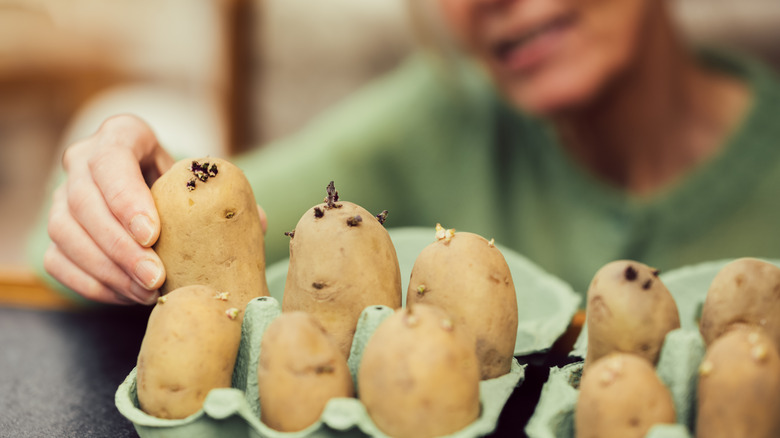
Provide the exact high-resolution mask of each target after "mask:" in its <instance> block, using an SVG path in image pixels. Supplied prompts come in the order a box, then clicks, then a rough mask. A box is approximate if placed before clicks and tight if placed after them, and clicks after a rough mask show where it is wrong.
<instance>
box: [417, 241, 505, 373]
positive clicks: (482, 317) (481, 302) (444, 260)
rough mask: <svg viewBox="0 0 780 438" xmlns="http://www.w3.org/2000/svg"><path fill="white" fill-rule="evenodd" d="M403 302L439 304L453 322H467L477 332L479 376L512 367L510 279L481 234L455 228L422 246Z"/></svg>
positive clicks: (496, 252) (502, 261)
mask: <svg viewBox="0 0 780 438" xmlns="http://www.w3.org/2000/svg"><path fill="white" fill-rule="evenodd" d="M420 287H422V288H423V290H422V292H420V290H419V289H418V288H420ZM406 303H407V306H413V305H415V304H430V305H434V306H437V307H441V308H442V309H444V310H445V311H446V312H447V313H449V314H450V316H452V318H453V319H454V320H455V322H456V323H458V324H465V325H467V326H468V327H469V328H470V329H471V332H472V333H473V334H474V336H475V338H476V349H477V357H478V358H479V361H480V376H481V378H482V379H483V380H485V379H492V378H495V377H499V376H503V375H504V374H506V373H508V372H509V370H510V369H511V367H512V358H513V356H514V351H515V341H516V339H517V295H516V293H515V285H514V282H513V281H512V273H511V272H510V271H509V266H508V265H507V263H506V260H505V259H504V256H503V255H502V254H501V251H500V250H499V249H498V248H496V247H495V246H494V245H491V244H489V243H488V241H487V240H486V239H485V238H484V237H482V236H480V235H478V234H474V233H464V232H458V233H455V234H454V236H452V238H451V239H442V240H437V241H436V242H433V243H432V244H430V245H428V246H427V247H426V248H425V249H423V251H422V252H421V253H420V255H419V256H418V257H417V260H415V262H414V267H413V268H412V275H411V279H410V282H409V289H408V290H407V294H406Z"/></svg>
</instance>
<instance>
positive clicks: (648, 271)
mask: <svg viewBox="0 0 780 438" xmlns="http://www.w3.org/2000/svg"><path fill="white" fill-rule="evenodd" d="M657 274H658V271H656V270H655V269H653V268H651V267H649V266H647V265H645V264H643V263H640V262H637V261H633V260H617V261H614V262H610V263H607V264H606V265H604V266H603V267H602V268H601V269H599V271H598V272H597V273H596V275H595V276H594V277H593V280H592V281H591V283H590V287H589V288H588V304H587V312H586V320H587V327H588V352H587V355H586V357H585V367H586V369H587V367H588V366H589V364H591V363H593V362H595V361H596V360H598V359H599V358H601V357H603V356H606V355H607V354H609V353H612V352H622V353H633V354H636V355H638V356H641V357H644V358H645V359H647V360H648V361H650V363H652V364H653V365H655V364H656V363H657V362H658V356H659V354H660V353H661V347H662V346H663V343H664V339H665V338H666V334H667V333H669V332H670V331H672V330H674V329H677V328H680V314H679V311H678V310H677V304H676V303H675V302H674V298H673V297H672V295H671V294H670V293H669V290H668V289H667V288H666V286H665V285H664V284H663V283H662V282H661V280H660V279H659V278H658V275H657Z"/></svg>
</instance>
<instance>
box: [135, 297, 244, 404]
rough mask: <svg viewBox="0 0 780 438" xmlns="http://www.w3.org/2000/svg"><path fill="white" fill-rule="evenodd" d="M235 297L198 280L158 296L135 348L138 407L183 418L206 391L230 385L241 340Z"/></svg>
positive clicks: (198, 402) (202, 398) (199, 402)
mask: <svg viewBox="0 0 780 438" xmlns="http://www.w3.org/2000/svg"><path fill="white" fill-rule="evenodd" d="M238 301H239V300H237V299H235V298H234V297H232V296H229V295H227V294H225V293H218V292H217V291H216V290H215V289H214V288H211V287H209V286H201V285H192V286H185V287H183V288H179V289H176V290H174V291H172V292H170V293H169V294H167V295H165V296H163V297H160V299H159V300H158V303H157V305H156V306H155V308H154V309H153V310H152V313H151V315H150V316H149V322H148V324H147V327H146V334H145V335H144V340H143V342H142V343H141V350H140V352H139V354H138V367H137V375H136V379H137V391H138V403H139V405H140V407H141V409H142V410H143V411H144V412H146V413H147V414H149V415H153V416H155V417H159V418H185V417H187V416H189V415H191V414H194V413H195V412H197V411H198V410H200V408H201V406H202V405H203V401H204V400H205V399H206V395H208V393H209V391H211V390H212V389H214V388H227V387H230V384H231V379H232V376H233V367H234V366H235V362H236V355H237V354H238V346H239V343H240V341H241V322H240V318H238V315H239V314H240V313H241V311H240V310H239V309H238V308H237V307H236V306H237V305H239V303H238Z"/></svg>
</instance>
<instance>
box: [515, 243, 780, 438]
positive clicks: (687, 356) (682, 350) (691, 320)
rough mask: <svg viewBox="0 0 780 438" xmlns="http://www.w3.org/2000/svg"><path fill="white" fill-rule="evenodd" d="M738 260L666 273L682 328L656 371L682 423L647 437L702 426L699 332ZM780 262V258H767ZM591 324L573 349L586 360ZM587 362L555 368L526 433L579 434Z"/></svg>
mask: <svg viewBox="0 0 780 438" xmlns="http://www.w3.org/2000/svg"><path fill="white" fill-rule="evenodd" d="M731 261H732V259H723V260H715V261H711V262H705V263H700V264H696V265H691V266H685V267H682V268H678V269H675V270H672V271H669V272H667V273H662V274H661V277H660V278H661V281H663V282H664V284H665V285H666V287H667V288H668V289H669V292H670V293H671V294H672V296H673V297H674V300H675V302H676V303H677V308H678V311H679V313H680V328H679V329H677V330H674V331H672V332H670V333H669V334H668V335H667V336H666V340H665V341H664V345H663V348H662V349H661V354H660V357H659V359H658V364H657V366H656V373H657V374H658V376H659V377H660V379H661V381H662V382H664V384H665V385H666V387H667V388H669V390H670V392H671V394H672V399H673V400H674V405H675V412H676V415H677V424H674V425H656V426H655V427H653V428H652V429H651V430H650V431H649V432H648V433H647V435H646V438H690V437H693V436H694V430H695V424H696V391H697V385H698V370H699V365H700V364H701V361H702V360H703V359H704V354H705V352H706V351H705V346H704V340H703V339H702V337H701V334H700V333H699V330H698V327H699V317H700V315H701V308H702V305H703V303H704V300H705V298H706V296H707V290H708V289H709V286H710V284H711V283H712V280H713V279H714V278H715V276H716V275H717V273H718V272H719V271H720V270H721V269H722V268H723V267H724V266H726V264H728V263H730V262H731ZM766 261H768V262H770V263H773V264H775V265H777V266H780V260H766ZM587 331H588V330H587V325H585V326H584V327H583V328H582V332H581V333H580V336H579V338H578V339H577V342H576V343H575V344H574V348H573V350H572V352H571V354H570V355H571V356H572V357H577V358H580V359H582V358H584V357H585V356H586V353H587V343H588V336H587ZM583 364H584V363H583V362H582V361H579V362H575V363H573V364H570V365H567V366H564V367H562V368H558V367H555V368H552V369H551V370H550V375H549V378H548V379H547V382H546V383H545V385H544V386H543V388H542V393H541V396H540V398H539V402H538V404H537V406H536V409H535V411H534V414H533V416H532V417H531V419H530V420H529V421H528V424H527V425H526V429H525V432H526V434H527V435H528V436H529V437H530V438H552V437H555V438H573V437H574V436H575V435H574V409H575V406H576V404H577V397H578V396H579V391H578V389H577V386H578V380H579V377H580V375H581V374H582V367H583Z"/></svg>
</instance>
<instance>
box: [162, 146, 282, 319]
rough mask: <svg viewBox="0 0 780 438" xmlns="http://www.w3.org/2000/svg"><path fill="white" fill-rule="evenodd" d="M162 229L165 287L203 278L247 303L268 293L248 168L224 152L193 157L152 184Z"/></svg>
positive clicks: (262, 248) (168, 289) (206, 283)
mask: <svg viewBox="0 0 780 438" xmlns="http://www.w3.org/2000/svg"><path fill="white" fill-rule="evenodd" d="M152 196H153V197H154V202H155V205H156V206H157V210H158V212H159V214H160V222H161V232H160V237H159V239H158V240H157V243H155V245H154V250H155V251H156V252H157V255H159V256H160V259H162V262H163V265H164V266H165V270H166V275H167V277H166V280H165V284H163V286H162V288H161V292H162V293H163V294H164V293H167V292H169V291H172V290H174V289H178V288H180V287H182V286H189V285H192V284H203V285H209V286H212V287H214V288H215V289H216V290H218V291H221V292H229V293H230V294H231V296H232V297H233V298H234V299H236V300H238V301H239V302H240V303H243V304H239V303H238V302H237V303H236V307H238V308H240V309H242V310H243V309H244V308H245V306H246V304H247V303H248V302H249V301H250V300H251V299H252V298H255V297H258V296H267V295H268V286H267V285H266V280H265V247H264V237H263V229H262V226H261V224H260V215H259V214H258V211H257V204H256V203H255V198H254V195H253V194H252V188H251V187H250V186H249V183H248V181H247V180H246V177H245V176H244V174H243V172H241V170H240V169H239V168H237V167H236V166H234V165H232V164H230V163H229V162H227V161H225V160H221V159H219V158H201V159H196V160H193V159H187V160H182V161H179V162H177V163H176V164H174V166H173V167H172V168H171V169H170V170H169V171H168V172H166V173H165V174H164V175H163V176H162V177H160V178H159V179H158V180H157V181H156V182H155V183H154V185H153V186H152Z"/></svg>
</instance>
